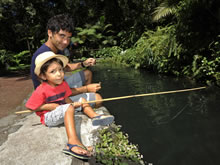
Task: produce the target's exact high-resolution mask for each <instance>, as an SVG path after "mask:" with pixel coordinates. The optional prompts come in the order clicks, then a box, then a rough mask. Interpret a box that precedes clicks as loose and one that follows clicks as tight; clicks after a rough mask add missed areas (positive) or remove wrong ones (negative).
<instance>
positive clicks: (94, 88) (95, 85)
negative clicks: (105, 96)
mask: <svg viewBox="0 0 220 165" xmlns="http://www.w3.org/2000/svg"><path fill="white" fill-rule="evenodd" d="M86 88H87V92H93V93H95V92H97V91H99V90H100V89H101V83H93V84H89V85H86Z"/></svg>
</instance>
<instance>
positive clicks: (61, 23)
mask: <svg viewBox="0 0 220 165" xmlns="http://www.w3.org/2000/svg"><path fill="white" fill-rule="evenodd" d="M47 30H51V31H52V32H53V33H54V32H55V33H56V32H59V31H60V30H64V31H67V32H70V33H73V30H74V22H73V19H72V17H70V15H68V14H59V15H55V16H53V17H52V18H50V19H49V21H48V23H47Z"/></svg>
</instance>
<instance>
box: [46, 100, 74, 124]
mask: <svg viewBox="0 0 220 165" xmlns="http://www.w3.org/2000/svg"><path fill="white" fill-rule="evenodd" d="M69 106H71V105H70V104H64V105H60V106H58V107H57V108H56V109H55V110H53V111H50V112H47V113H46V114H45V115H44V117H45V118H44V121H45V124H46V126H48V127H55V126H58V125H60V124H63V123H64V117H65V113H66V110H67V109H68V108H69Z"/></svg>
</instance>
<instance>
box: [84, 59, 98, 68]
mask: <svg viewBox="0 0 220 165" xmlns="http://www.w3.org/2000/svg"><path fill="white" fill-rule="evenodd" d="M95 64H96V60H95V59H94V58H88V59H87V60H85V61H83V65H84V66H85V67H89V66H94V65H95Z"/></svg>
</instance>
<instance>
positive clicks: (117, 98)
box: [15, 87, 206, 114]
mask: <svg viewBox="0 0 220 165" xmlns="http://www.w3.org/2000/svg"><path fill="white" fill-rule="evenodd" d="M205 88H206V87H198V88H190V89H182V90H175V91H165V92H155V93H145V94H137V95H129V96H121V97H112V98H107V99H101V100H94V101H87V102H84V103H82V104H88V103H96V102H99V101H102V102H104V101H113V100H121V99H128V98H134V97H143V96H154V95H164V94H170V93H180V92H189V91H195V90H200V89H205ZM29 112H34V111H31V110H24V111H18V112H15V113H16V114H22V113H29Z"/></svg>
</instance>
